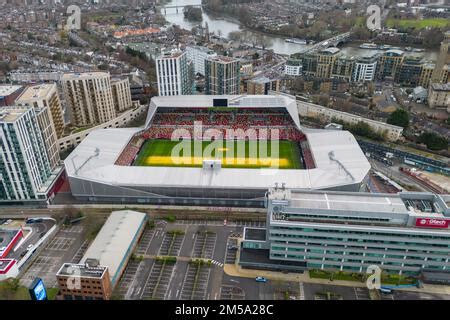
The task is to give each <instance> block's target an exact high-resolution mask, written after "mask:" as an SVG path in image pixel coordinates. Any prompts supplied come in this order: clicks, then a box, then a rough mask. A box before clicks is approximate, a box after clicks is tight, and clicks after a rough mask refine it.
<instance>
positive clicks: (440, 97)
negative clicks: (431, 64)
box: [428, 83, 450, 111]
mask: <svg viewBox="0 0 450 320" xmlns="http://www.w3.org/2000/svg"><path fill="white" fill-rule="evenodd" d="M428 105H429V106H430V108H447V111H448V110H449V109H450V83H446V84H441V83H432V84H431V85H430V88H429V89H428Z"/></svg>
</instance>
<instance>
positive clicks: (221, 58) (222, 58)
mask: <svg viewBox="0 0 450 320" xmlns="http://www.w3.org/2000/svg"><path fill="white" fill-rule="evenodd" d="M207 60H210V61H218V62H223V63H231V62H237V61H239V59H236V58H233V57H227V56H219V55H218V56H210V57H208V59H207Z"/></svg>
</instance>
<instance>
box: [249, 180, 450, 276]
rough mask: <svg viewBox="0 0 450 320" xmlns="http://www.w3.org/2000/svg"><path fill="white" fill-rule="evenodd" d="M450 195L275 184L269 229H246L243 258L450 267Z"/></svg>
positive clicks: (394, 268)
mask: <svg viewBox="0 0 450 320" xmlns="http://www.w3.org/2000/svg"><path fill="white" fill-rule="evenodd" d="M449 200H450V199H449V196H448V195H447V196H443V195H436V194H432V193H416V192H401V193H398V194H371V193H360V192H359V193H351V192H331V191H303V190H293V189H292V190H291V189H286V188H280V187H278V188H271V189H270V190H269V192H268V193H267V196H266V207H267V220H266V226H267V227H266V228H263V229H262V228H251V227H248V228H245V229H244V235H243V236H244V241H243V243H242V250H241V255H240V264H241V266H243V267H247V268H271V269H284V270H291V271H303V270H308V269H323V270H332V271H347V272H359V273H365V272H366V270H367V268H368V267H369V266H372V265H376V266H378V267H380V268H381V269H382V270H383V271H384V272H387V273H394V274H403V275H418V274H420V273H421V272H422V271H439V272H449V271H450V230H449V223H450V208H449V207H448V203H449Z"/></svg>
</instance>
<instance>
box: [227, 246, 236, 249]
mask: <svg viewBox="0 0 450 320" xmlns="http://www.w3.org/2000/svg"><path fill="white" fill-rule="evenodd" d="M237 249H238V247H237V246H228V250H237Z"/></svg>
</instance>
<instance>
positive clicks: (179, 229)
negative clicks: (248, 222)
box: [115, 220, 243, 299]
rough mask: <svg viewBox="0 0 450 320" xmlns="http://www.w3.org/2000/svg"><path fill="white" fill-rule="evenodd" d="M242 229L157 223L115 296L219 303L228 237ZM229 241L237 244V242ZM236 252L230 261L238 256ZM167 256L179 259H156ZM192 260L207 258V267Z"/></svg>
mask: <svg viewBox="0 0 450 320" xmlns="http://www.w3.org/2000/svg"><path fill="white" fill-rule="evenodd" d="M188 222H192V223H188ZM242 231H243V230H242V227H238V226H236V225H228V224H227V225H226V226H224V224H223V221H215V222H214V223H211V221H208V220H195V221H187V220H177V221H176V222H175V223H167V222H165V221H155V227H154V228H147V229H146V230H144V232H143V234H142V236H141V239H140V240H139V242H138V244H137V246H136V249H135V251H134V254H135V257H137V258H138V259H135V260H134V261H132V262H131V261H130V263H129V265H128V266H127V268H126V269H125V272H124V274H123V276H122V278H121V279H120V281H119V284H118V287H117V288H116V290H115V295H116V296H121V297H122V298H125V299H208V298H212V299H214V298H215V299H219V298H220V295H221V294H220V287H221V285H222V276H223V265H224V263H225V255H226V252H227V243H228V238H229V236H230V235H233V236H238V235H241V234H242ZM230 243H231V244H237V242H236V240H233V241H231V242H230ZM232 251H233V250H230V253H229V256H230V257H229V261H231V260H233V259H234V258H235V255H236V253H235V252H232ZM168 256H174V257H177V261H176V263H174V264H171V263H168V262H166V263H165V264H163V263H162V262H160V261H156V260H157V257H168ZM191 259H202V260H203V261H204V262H203V265H197V264H193V263H191ZM209 261H210V262H209ZM191 297H193V298H191Z"/></svg>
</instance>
